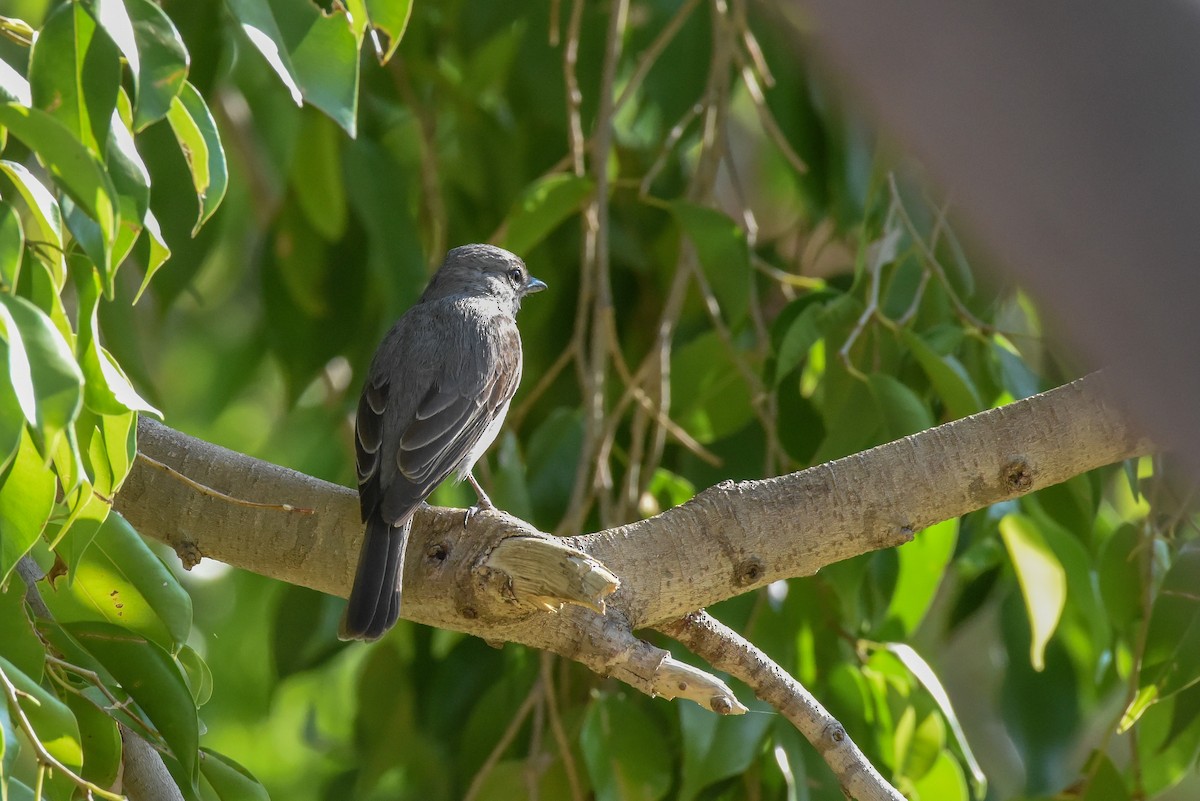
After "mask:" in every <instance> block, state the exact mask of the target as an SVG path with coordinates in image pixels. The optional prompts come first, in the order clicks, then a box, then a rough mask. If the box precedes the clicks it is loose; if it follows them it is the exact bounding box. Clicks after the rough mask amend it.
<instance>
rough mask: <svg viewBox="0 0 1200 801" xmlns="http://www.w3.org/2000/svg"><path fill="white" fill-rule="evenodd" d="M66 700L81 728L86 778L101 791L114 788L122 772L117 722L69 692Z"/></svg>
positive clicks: (80, 734) (80, 735) (82, 697)
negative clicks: (100, 788)
mask: <svg viewBox="0 0 1200 801" xmlns="http://www.w3.org/2000/svg"><path fill="white" fill-rule="evenodd" d="M63 697H64V700H65V701H66V704H67V706H68V707H70V709H71V713H72V714H73V715H75V721H76V723H77V724H78V725H79V740H80V743H81V744H82V745H83V756H84V759H83V771H82V776H83V778H85V779H87V780H88V781H90V782H92V783H93V784H96V785H98V786H100V787H111V786H112V784H113V782H114V781H115V780H116V778H117V773H118V772H119V771H120V769H121V753H122V748H121V733H120V731H119V730H118V729H117V721H115V720H114V719H113V718H112V717H110V716H109V715H107V714H106V713H104V712H103V711H101V709H100V708H99V707H97V706H96V705H95V704H94V703H93V702H92V701H90V700H89V699H87V698H85V697H84V696H82V695H78V694H76V693H71V692H68V693H64V696H63Z"/></svg>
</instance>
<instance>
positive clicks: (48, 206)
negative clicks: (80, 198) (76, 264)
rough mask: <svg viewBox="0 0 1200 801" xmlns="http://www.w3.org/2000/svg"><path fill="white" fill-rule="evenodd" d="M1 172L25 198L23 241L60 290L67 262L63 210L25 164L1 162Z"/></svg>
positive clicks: (63, 282)
mask: <svg viewBox="0 0 1200 801" xmlns="http://www.w3.org/2000/svg"><path fill="white" fill-rule="evenodd" d="M0 172H3V173H4V175H6V176H7V177H8V179H9V180H10V181H12V184H13V186H14V187H16V189H17V192H18V194H20V195H21V198H22V199H23V200H24V201H25V206H26V209H27V212H28V214H27V216H26V218H25V220H24V222H25V238H26V241H27V242H28V244H29V245H30V246H31V247H32V248H33V250H34V252H36V253H37V254H38V257H39V258H40V259H41V260H42V261H43V262H45V263H46V264H47V265H48V266H49V268H50V270H51V275H52V276H53V279H54V285H55V289H56V291H57V290H60V289H62V286H63V284H65V283H66V280H67V264H66V259H65V258H64V255H63V235H62V232H63V223H62V210H61V209H60V208H59V206H58V201H57V200H55V199H54V195H52V194H51V193H50V190H48V189H47V188H46V187H45V186H43V185H42V182H41V181H39V180H38V179H37V178H35V177H34V176H33V174H32V173H30V172H29V170H28V169H26V168H25V166H24V165H22V164H18V163H17V162H15V161H0Z"/></svg>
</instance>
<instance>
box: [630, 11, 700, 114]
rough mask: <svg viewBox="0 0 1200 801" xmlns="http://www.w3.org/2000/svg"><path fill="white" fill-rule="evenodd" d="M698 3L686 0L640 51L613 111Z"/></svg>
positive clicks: (665, 47)
mask: <svg viewBox="0 0 1200 801" xmlns="http://www.w3.org/2000/svg"><path fill="white" fill-rule="evenodd" d="M698 5H700V0H686V2H684V4H683V5H681V6H680V7H679V10H678V11H676V12H675V15H674V16H673V17H671V19H670V20H669V21H668V22H667V24H666V25H664V26H663V29H662V30H661V31H659V32H658V36H656V37H654V41H653V42H651V43H650V46H649V47H647V48H646V50H645V51H644V52H643V53H642V57H641V58H639V59H638V63H637V66H636V67H634V69H633V75H631V76H629V81H628V82H627V83H626V84H625V88H624V89H622V90H621V96H620V97H618V98H617V102H616V103H613V113H614V114H615V113H617V112H618V111H620V110H621V108H622V107H624V105H625V103H626V102H628V100H629V99H630V98H632V97H633V95H634V93H635V92H636V91H637V90H638V87H640V86H641V85H642V82H643V81H644V80H646V76H647V75H648V74H650V69H651V68H652V67H653V66H654V65H655V63H656V62H657V61H658V59H659V57H661V56H662V54H663V51H664V50H666V49H667V45H669V44H671V41H672V40H673V39H674V38H675V35H676V34H678V33H679V29H680V28H682V27H683V24H684V23H685V22H687V20H688V17H690V16H691V15H692V12H693V11H695V10H696V6H698Z"/></svg>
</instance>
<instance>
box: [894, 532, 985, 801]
mask: <svg viewBox="0 0 1200 801" xmlns="http://www.w3.org/2000/svg"><path fill="white" fill-rule="evenodd" d="M955 522H957V521H955ZM886 647H887V649H888V650H889V651H891V652H892V653H893V654H895V655H896V657H897V658H899V659H900V661H901V662H903V663H904V666H905V667H906V668H908V670H909V672H910V673H912V675H913V677H914V678H916V680H917V681H919V682H920V683H921V686H922V687H924V688H925V691H926V692H928V693H929V695H930V696H931V697H932V698H933V701H934V703H936V704H937V706H938V709H940V710H941V712H942V717H943V718H945V720H946V723H947V724H949V726H950V731H951V733H953V735H954V741H955V744H957V746H958V748H959V750H960V751H961V752H962V755H963V760H964V761H965V762H966V763H967V767H968V768H970V770H971V784H972V786H973V788H974V793H975V797H976V798H983V797H984V796H985V795H987V785H988V782H987V776H986V775H984V773H983V768H981V767H980V765H979V762H978V760H976V759H975V754H974V752H972V751H971V746H970V744H969V743H968V742H967V736H966V734H965V733H964V732H963V729H962V723H960V722H959V720H958V714H957V713H956V712H955V711H954V707H953V706H952V705H951V703H950V696H949V694H947V692H946V690H945V688H944V687H943V686H942V682H941V681H940V680H939V679H938V677H937V674H936V673H935V672H934V671H933V668H932V667H930V665H929V663H928V662H926V661H925V660H924V659H923V658H922V657H921V655H920V654H918V653H917V652H916V651H915V650H914V649H913V648H912V647H911V646H908V645H905V644H904V643H894V642H893V643H888V644H887V645H886Z"/></svg>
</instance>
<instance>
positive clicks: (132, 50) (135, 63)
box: [92, 0, 141, 79]
mask: <svg viewBox="0 0 1200 801" xmlns="http://www.w3.org/2000/svg"><path fill="white" fill-rule="evenodd" d="M92 8H93V9H94V10H95V13H96V21H97V22H99V23H100V27H101V28H103V29H104V32H105V33H107V34H108V36H109V38H110V39H112V41H113V43H114V44H115V45H116V46H117V48H118V49H119V50H120V51H121V55H123V56H125V61H126V62H127V63H128V64H129V69H130V71H131V72H132V73H133V74H134V76H135V79H136V76H137V74H138V70H139V68H140V65H141V54H139V53H138V48H137V41H136V40H135V39H134V34H133V21H132V20H131V19H130V18H129V12H128V11H127V10H126V8H125V3H124V0H95V2H94V3H93V4H92Z"/></svg>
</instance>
